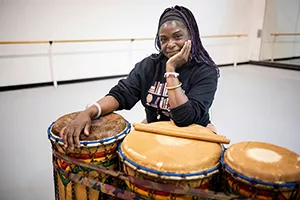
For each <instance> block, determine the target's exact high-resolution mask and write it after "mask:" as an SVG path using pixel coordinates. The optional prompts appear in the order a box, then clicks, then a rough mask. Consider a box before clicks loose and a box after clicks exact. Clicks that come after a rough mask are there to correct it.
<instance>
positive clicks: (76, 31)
mask: <svg viewBox="0 0 300 200" xmlns="http://www.w3.org/2000/svg"><path fill="white" fill-rule="evenodd" d="M178 2H180V1H172V0H166V1H138V0H129V1H121V0H111V1H104V0H102V1H96V0H93V1H88V2H86V1H85V2H83V1H79V0H75V1H74V0H73V1H71V0H65V1H60V0H52V1H45V0H43V1H38V0H12V1H5V0H0V27H1V31H0V41H20V40H46V41H48V40H64V39H66V40H70V39H101V38H136V37H138V38H141V37H150V38H153V37H154V36H155V33H156V29H157V23H158V19H159V16H160V14H161V13H162V12H163V10H164V9H165V8H166V7H169V6H172V5H175V4H178ZM184 5H185V6H186V7H188V8H190V9H191V10H192V12H193V13H194V15H195V17H196V19H197V21H198V25H199V28H200V32H201V34H202V35H223V34H236V33H245V34H249V37H246V38H240V39H239V41H236V39H235V38H222V39H203V44H204V45H205V47H206V48H207V50H208V51H209V53H210V54H211V56H212V58H213V59H214V60H215V61H216V63H217V64H227V63H233V62H234V53H235V52H237V61H238V62H244V61H248V60H249V59H250V58H254V59H255V57H257V56H256V55H257V54H258V53H257V52H258V51H259V45H258V44H259V43H260V39H258V38H256V32H257V29H259V28H261V27H262V20H263V11H264V6H265V1H260V0H251V1H249V0H227V1H219V0H212V1H205V0H187V1H185V2H184ZM235 44H238V48H237V49H236V48H235ZM128 49H129V43H128V42H110V43H76V44H75V43H72V44H53V54H54V56H53V66H54V69H55V76H56V78H57V80H72V79H80V78H89V77H101V76H109V75H119V74H127V73H128V72H129V71H130V70H131V69H132V67H133V64H134V63H136V62H137V61H139V60H141V59H142V58H143V57H145V56H146V55H149V54H151V53H153V52H156V50H155V49H154V42H153V41H146V42H134V44H133V53H132V57H133V58H132V60H130V59H129V56H128V55H129V52H128ZM48 53H49V45H47V44H45V45H44V44H39V45H0V86H8V85H19V84H28V83H39V82H49V81H51V80H52V77H51V75H50V67H49V56H48Z"/></svg>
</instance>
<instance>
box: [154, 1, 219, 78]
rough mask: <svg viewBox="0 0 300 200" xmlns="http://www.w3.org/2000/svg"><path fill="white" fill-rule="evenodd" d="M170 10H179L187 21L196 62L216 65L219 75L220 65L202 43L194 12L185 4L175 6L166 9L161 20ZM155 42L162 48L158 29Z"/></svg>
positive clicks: (158, 47) (157, 47) (158, 48)
mask: <svg viewBox="0 0 300 200" xmlns="http://www.w3.org/2000/svg"><path fill="white" fill-rule="evenodd" d="M169 11H176V12H178V13H179V14H180V15H181V16H182V18H183V20H184V21H185V23H186V25H187V28H188V29H189V31H190V34H191V42H192V56H193V58H194V59H195V60H196V62H198V63H203V62H204V63H206V64H208V65H209V66H212V67H214V68H215V69H216V70H217V72H218V76H219V68H218V66H217V65H216V64H215V62H214V61H213V60H212V59H211V57H210V56H209V54H208V52H207V51H206V50H205V48H204V47H203V45H202V42H201V39H200V33H199V29H198V25H197V22H196V19H195V17H194V15H193V13H192V12H191V11H190V10H189V9H187V8H185V7H183V6H175V7H172V8H167V9H165V11H164V12H163V13H162V15H161V16H160V19H159V21H161V19H162V17H163V16H164V15H165V14H166V13H167V12H169ZM159 28H160V27H158V30H159ZM155 44H156V45H155V47H156V49H157V50H161V46H160V42H159V36H158V31H157V34H156V37H155Z"/></svg>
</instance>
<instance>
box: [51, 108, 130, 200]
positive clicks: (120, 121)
mask: <svg viewBox="0 0 300 200" xmlns="http://www.w3.org/2000/svg"><path fill="white" fill-rule="evenodd" d="M78 114H79V112H76V113H71V114H67V115H65V116H62V117H61V118H59V119H58V120H57V121H56V122H55V123H52V124H51V125H50V127H49V128H48V136H49V139H50V141H51V144H52V149H53V151H56V152H59V153H62V154H63V155H66V156H68V157H70V158H76V159H80V160H83V161H84V162H86V163H92V164H95V165H100V166H104V167H107V168H110V169H116V168H117V166H118V156H117V154H116V150H117V146H118V143H119V142H120V141H121V140H122V139H123V138H124V137H125V136H126V134H127V133H128V132H129V131H130V124H129V123H128V122H126V120H125V119H124V118H123V117H121V116H120V115H118V114H115V113H112V114H109V115H106V116H103V117H101V118H100V119H97V120H93V121H92V125H91V129H90V134H89V136H88V137H87V136H85V135H84V134H80V148H76V149H75V150H73V151H72V150H69V149H66V148H65V147H64V144H63V140H62V139H60V137H59V133H60V131H61V130H62V128H63V127H65V126H66V125H68V124H69V123H71V122H72V121H73V120H74V119H76V117H77V116H78ZM53 163H54V164H53V168H54V184H55V199H56V200H85V199H86V200H93V199H94V200H95V199H98V198H99V195H100V192H99V191H97V190H94V189H91V188H88V187H85V186H83V185H81V184H78V183H75V182H72V181H71V180H70V179H68V177H65V176H64V175H62V174H61V173H60V172H59V171H58V170H57V168H60V169H62V170H64V171H67V172H72V173H76V174H80V175H82V176H85V177H88V178H90V179H94V180H96V181H100V182H104V183H110V184H112V183H111V180H109V176H108V175H105V174H101V173H98V172H97V171H95V170H91V169H89V168H85V167H82V166H78V165H75V164H73V163H67V162H65V161H63V160H61V159H60V158H58V157H55V156H54V154H53Z"/></svg>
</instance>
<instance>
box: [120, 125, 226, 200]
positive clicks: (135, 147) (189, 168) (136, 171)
mask: <svg viewBox="0 0 300 200" xmlns="http://www.w3.org/2000/svg"><path fill="white" fill-rule="evenodd" d="M152 124H153V125H155V126H156V127H164V128H166V127H168V126H172V128H174V127H176V126H175V125H171V123H170V122H155V123H152ZM197 127H198V128H197ZM177 128H178V130H182V129H185V128H187V129H190V128H191V127H180V128H179V127H177ZM192 129H193V130H194V131H195V133H198V134H201V131H200V132H199V131H197V130H203V127H200V126H195V125H193V126H192ZM221 153H222V147H221V145H220V144H217V143H211V142H204V141H199V140H192V139H185V138H178V137H172V136H166V135H159V134H153V133H147V132H142V131H136V130H133V131H132V132H131V133H130V134H129V135H128V136H127V137H126V138H125V139H124V140H123V142H122V143H121V145H120V146H119V155H120V159H121V162H122V163H123V170H124V172H125V173H127V174H129V175H132V176H137V177H141V178H144V179H147V180H151V181H154V182H159V183H164V184H174V185H177V186H187V187H191V188H201V189H211V188H212V179H217V178H216V177H217V176H218V172H219V159H220V156H221ZM126 185H127V187H128V188H129V189H130V190H132V191H134V192H137V193H139V194H141V195H143V196H147V197H150V198H153V199H192V198H193V197H191V196H183V195H175V194H170V193H166V192H164V191H154V190H151V189H149V188H148V189H147V188H146V187H145V186H143V185H133V184H131V183H129V182H126Z"/></svg>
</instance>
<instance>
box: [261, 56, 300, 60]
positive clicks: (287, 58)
mask: <svg viewBox="0 0 300 200" xmlns="http://www.w3.org/2000/svg"><path fill="white" fill-rule="evenodd" d="M293 59H300V56H294V57H285V58H274V61H282V60H293ZM262 61H271V59H268V60H262Z"/></svg>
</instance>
